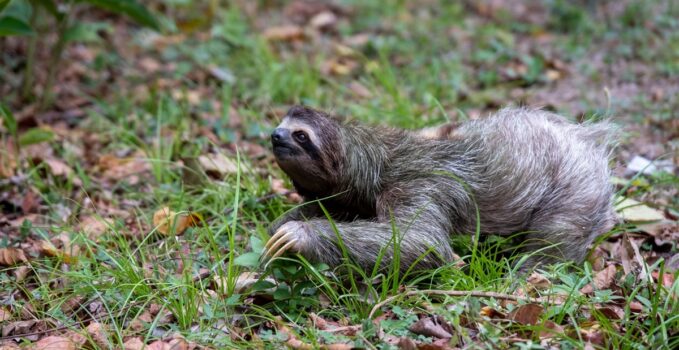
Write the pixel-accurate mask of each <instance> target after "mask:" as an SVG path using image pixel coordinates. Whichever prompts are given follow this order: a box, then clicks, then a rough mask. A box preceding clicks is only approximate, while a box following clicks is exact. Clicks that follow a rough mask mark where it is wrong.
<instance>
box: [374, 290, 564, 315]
mask: <svg viewBox="0 0 679 350" xmlns="http://www.w3.org/2000/svg"><path fill="white" fill-rule="evenodd" d="M420 294H426V295H447V296H453V297H466V296H469V297H479V298H495V299H504V300H513V301H527V302H531V303H543V302H549V303H552V304H555V305H559V304H562V303H561V302H557V301H550V300H548V299H545V298H531V297H520V296H516V295H510V294H503V293H496V292H479V291H463V290H438V289H425V290H411V291H409V292H405V293H401V294H398V295H394V296H391V297H389V298H386V299H384V300H382V301H381V302H379V303H377V304H375V306H373V308H372V310H370V314H369V315H368V318H369V319H372V318H373V315H374V314H375V312H377V310H379V308H381V307H382V306H384V305H386V304H388V303H390V302H392V301H394V300H396V299H398V298H401V297H407V296H411V295H420Z"/></svg>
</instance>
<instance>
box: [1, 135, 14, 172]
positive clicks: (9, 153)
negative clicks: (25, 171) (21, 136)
mask: <svg viewBox="0 0 679 350" xmlns="http://www.w3.org/2000/svg"><path fill="white" fill-rule="evenodd" d="M0 142H2V143H4V144H1V146H2V151H0V179H3V178H10V177H12V176H14V172H15V170H16V168H17V161H16V156H15V154H16V150H15V149H14V141H13V140H12V138H8V139H6V140H4V142H3V141H0Z"/></svg>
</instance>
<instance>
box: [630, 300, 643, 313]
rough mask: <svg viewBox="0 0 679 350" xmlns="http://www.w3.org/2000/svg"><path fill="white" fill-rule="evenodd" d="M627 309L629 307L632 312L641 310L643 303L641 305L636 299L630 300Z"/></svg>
mask: <svg viewBox="0 0 679 350" xmlns="http://www.w3.org/2000/svg"><path fill="white" fill-rule="evenodd" d="M629 309H630V311H633V312H642V311H644V305H642V304H641V303H640V302H638V301H631V302H630V303H629Z"/></svg>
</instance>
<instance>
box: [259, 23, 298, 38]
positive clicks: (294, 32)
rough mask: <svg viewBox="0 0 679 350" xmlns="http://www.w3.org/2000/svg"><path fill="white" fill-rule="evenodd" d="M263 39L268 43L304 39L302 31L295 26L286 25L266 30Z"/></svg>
mask: <svg viewBox="0 0 679 350" xmlns="http://www.w3.org/2000/svg"><path fill="white" fill-rule="evenodd" d="M264 38H266V39H267V40H270V41H293V40H302V39H304V29H302V27H300V26H296V25H286V26H278V27H271V28H267V29H266V30H265V31H264Z"/></svg>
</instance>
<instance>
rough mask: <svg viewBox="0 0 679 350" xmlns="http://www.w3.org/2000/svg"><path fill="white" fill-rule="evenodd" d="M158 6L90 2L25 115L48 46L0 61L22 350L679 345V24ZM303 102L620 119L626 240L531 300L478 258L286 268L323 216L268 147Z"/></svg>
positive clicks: (541, 281) (525, 13) (424, 5)
mask: <svg viewBox="0 0 679 350" xmlns="http://www.w3.org/2000/svg"><path fill="white" fill-rule="evenodd" d="M130 2H131V3H135V1H130ZM144 3H145V5H146V6H148V7H149V8H150V9H151V10H152V11H153V13H154V15H155V16H158V18H159V19H160V20H159V22H160V23H161V25H162V26H161V27H162V30H161V31H153V30H151V29H147V28H142V27H140V26H139V25H138V24H136V23H135V22H133V21H131V20H129V19H126V18H124V17H121V16H118V15H114V14H112V13H110V12H107V11H106V10H101V9H98V8H94V7H91V6H90V5H88V4H86V2H77V6H76V7H74V8H73V9H72V10H71V11H69V14H68V16H71V20H72V21H74V22H75V21H78V23H79V24H82V25H81V26H80V27H78V28H79V31H75V30H74V31H73V32H72V33H69V35H72V36H71V37H70V38H71V39H70V41H69V42H68V43H67V46H66V47H65V49H64V53H63V57H62V58H61V59H60V60H57V61H50V55H51V52H52V51H51V50H52V49H53V47H54V45H56V44H58V42H59V40H58V39H59V34H58V32H57V31H55V30H51V28H52V26H54V23H52V22H50V20H49V19H45V20H44V21H43V22H42V23H38V24H41V25H42V31H43V33H44V34H43V35H40V36H39V37H37V38H38V39H37V40H36V41H35V56H34V57H35V64H34V68H33V69H32V71H31V72H30V77H31V79H32V83H31V84H30V85H29V86H28V89H27V90H26V91H23V89H22V84H23V82H24V81H25V79H26V67H27V65H29V63H28V62H27V59H26V58H27V57H28V56H29V52H30V51H31V45H32V44H31V43H32V42H33V41H32V40H27V39H25V38H26V37H0V102H2V105H3V106H4V107H3V109H2V111H1V113H0V116H2V119H0V120H1V122H0V328H1V329H2V334H1V335H0V348H2V349H15V348H35V349H39V348H49V349H76V348H82V347H90V348H125V349H142V348H144V347H145V348H147V349H196V348H216V349H218V348H243V349H250V348H284V347H289V348H294V349H313V348H327V349H352V348H366V349H391V348H403V349H453V348H521V349H532V348H551V349H559V348H587V349H593V348H602V349H604V348H605V349H610V348H614V349H625V348H635V349H640V348H654V349H655V348H668V349H669V348H677V347H678V346H679V300H678V298H679V278H678V277H679V247H678V244H677V243H678V242H679V225H678V221H677V220H678V219H679V171H678V170H677V166H678V165H679V6H677V4H676V3H675V2H674V1H672V0H653V1H644V0H625V1H577V2H576V1H560V0H551V1H547V0H545V1H525V2H503V1H494V0H487V1H459V2H453V1H433V0H427V1H400V0H389V1H377V0H375V1H359V0H345V1H337V2H324V1H290V2H281V1H233V2H231V3H230V5H229V6H225V5H220V4H219V2H217V1H212V0H202V1H179V0H175V1H155V0H154V1H145V2H144ZM509 3H512V4H511V5H509ZM0 14H1V13H0ZM50 66H54V67H56V68H57V69H55V70H54V71H55V74H56V75H55V80H54V81H55V83H54V84H53V88H52V89H51V91H50V92H51V96H52V98H49V99H45V98H42V96H45V86H47V85H48V84H47V83H46V82H47V81H48V80H49V79H50V77H49V74H48V71H49V67H50ZM295 103H304V104H307V105H311V106H315V107H318V108H321V109H325V110H330V111H332V112H333V113H337V114H340V115H344V116H347V117H349V118H354V119H358V120H362V121H364V122H367V123H375V124H376V123H380V124H387V125H392V126H397V127H402V128H420V127H426V126H432V125H438V124H440V123H442V122H446V121H456V122H457V121H464V120H467V119H476V118H483V117H484V116H486V115H488V114H489V113H492V112H493V111H496V110H497V109H499V108H501V107H503V106H512V105H513V106H517V105H529V106H536V107H542V108H545V109H548V110H553V111H556V112H558V113H561V114H563V115H565V116H568V117H569V118H571V119H573V120H575V121H584V120H590V119H601V118H610V119H611V120H612V121H613V122H614V123H615V124H617V125H619V126H620V129H621V133H620V145H619V146H618V147H616V149H615V151H614V158H613V161H612V164H611V165H612V166H613V167H614V178H613V179H612V181H613V183H614V184H615V186H616V191H617V193H616V203H618V208H619V212H620V214H621V217H622V219H623V220H621V222H620V224H619V225H617V226H616V227H615V228H614V229H613V230H612V231H611V232H610V233H608V234H607V235H605V236H603V237H601V238H600V239H598V240H597V242H596V243H595V244H594V246H593V247H590V248H591V249H590V252H591V253H590V254H589V257H588V261H587V262H586V263H585V264H580V265H568V264H560V265H555V266H548V267H544V268H541V269H539V270H537V271H535V272H534V273H533V274H531V275H530V276H529V277H520V276H518V275H516V272H515V271H514V270H513V269H512V264H511V262H510V259H512V257H508V256H506V255H504V254H503V250H504V249H505V248H506V245H505V242H504V241H503V240H502V239H500V238H490V239H487V240H485V241H483V242H481V243H478V245H476V246H475V245H474V243H473V240H472V239H471V238H470V237H469V236H459V237H454V238H453V240H452V242H451V244H453V246H454V248H455V250H456V253H457V254H458V255H459V256H460V257H461V261H458V262H454V263H451V264H450V265H449V266H445V267H442V268H441V269H439V270H436V271H431V272H429V273H427V274H425V275H424V276H419V277H417V278H407V277H405V278H404V276H399V275H398V274H394V273H386V274H382V275H375V274H374V273H371V272H370V271H355V270H352V271H354V272H353V273H347V272H346V271H347V270H346V269H339V270H336V271H330V270H329V269H328V267H327V266H322V265H314V264H311V263H309V262H306V261H304V260H303V259H300V258H299V257H295V256H289V257H286V258H284V259H278V260H277V261H276V262H274V263H273V264H271V265H270V266H269V267H268V268H266V269H264V268H263V267H262V266H260V265H259V261H258V259H259V255H260V253H261V251H262V242H265V241H266V240H267V238H268V234H267V227H268V225H269V224H270V223H271V222H272V220H274V219H275V218H276V217H278V216H280V215H281V214H282V213H284V212H285V211H286V210H289V209H290V208H292V207H294V206H295V205H297V204H298V203H299V200H300V198H299V196H298V195H297V194H296V193H294V192H292V190H293V188H292V186H291V184H290V183H289V181H288V180H287V178H286V177H285V174H284V173H283V172H282V171H281V170H280V169H279V168H278V167H277V166H276V165H275V162H274V160H273V156H272V154H271V151H270V149H269V144H268V140H269V138H268V135H269V133H270V131H271V130H272V129H273V128H274V127H275V126H276V125H277V123H278V122H279V121H280V118H281V117H282V116H283V115H284V113H285V111H286V109H287V108H288V107H289V106H290V105H292V104H295ZM359 276H360V277H359ZM530 298H539V299H530Z"/></svg>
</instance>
